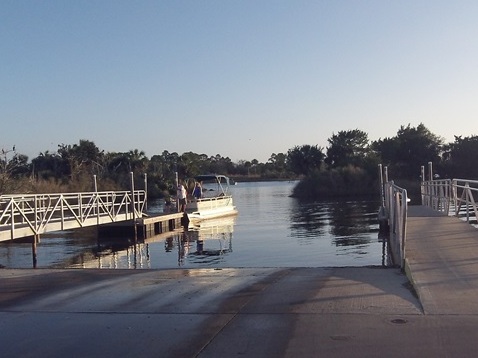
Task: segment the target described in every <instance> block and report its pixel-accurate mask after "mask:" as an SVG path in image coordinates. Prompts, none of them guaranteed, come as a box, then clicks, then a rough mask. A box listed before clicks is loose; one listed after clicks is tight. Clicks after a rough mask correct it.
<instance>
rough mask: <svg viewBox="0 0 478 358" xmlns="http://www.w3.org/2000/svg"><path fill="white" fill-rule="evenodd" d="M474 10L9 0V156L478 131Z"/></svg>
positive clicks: (5, 120) (0, 12)
mask: <svg viewBox="0 0 478 358" xmlns="http://www.w3.org/2000/svg"><path fill="white" fill-rule="evenodd" d="M477 19H478V1H476V0H470V1H466V0H460V1H449V0H447V1H442V0H427V1H420V0H402V1H394V0H390V1H387V0H371V1H366V0H364V1H359V0H349V1H346V0H329V1H320V0H316V1H312V0H306V1H303V0H289V1H281V0H241V1H236V0H230V1H229V0H216V1H210V0H203V1H201V0H191V1H181V0H175V1H169V0H168V1H167V0H163V1H159V0H158V1H146V0H142V1H133V0H130V1H121V0H114V1H109V0H101V1H98V0H91V1H88V0H75V1H73V0H71V1H69V0H60V1H49V0H45V1H35V0H31V1H25V0H1V1H0V119H1V134H0V147H1V148H11V147H12V146H13V145H14V144H15V145H16V148H17V151H18V152H20V153H22V154H26V155H28V156H29V157H30V159H31V158H33V157H36V156H37V155H38V154H39V153H40V152H44V151H46V150H49V151H50V152H55V151H56V150H57V145H58V144H62V143H63V144H75V143H78V141H79V140H80V139H88V140H91V141H93V142H95V144H96V145H97V146H98V147H99V148H100V149H103V150H105V151H109V152H112V151H129V150H131V149H139V150H144V151H145V152H146V155H147V156H148V157H151V156H152V155H154V154H161V153H162V152H163V150H168V151H169V152H178V153H179V154H182V153H184V152H187V151H192V152H195V153H199V154H201V153H204V154H207V155H216V154H220V155H222V156H228V157H230V158H231V159H232V160H233V161H238V160H242V159H243V160H252V159H257V160H259V161H260V162H265V161H267V159H269V157H270V155H271V154H272V153H280V152H283V153H286V152H287V150H288V149H290V148H292V147H294V146H296V145H303V144H311V145H319V146H322V147H326V146H327V139H328V138H330V137H331V136H332V134H333V133H337V132H338V131H341V130H351V129H360V130H363V131H365V132H367V133H368V134H369V139H371V140H376V139H379V138H385V137H393V136H395V135H396V133H397V130H398V129H399V128H400V126H401V125H407V124H409V123H410V124H411V125H412V126H417V125H418V124H419V123H421V122H422V123H424V124H425V126H426V127H427V128H429V129H430V130H431V131H432V132H433V133H434V134H436V135H439V136H441V137H443V138H444V139H445V140H446V141H447V142H451V141H453V135H462V136H470V135H476V134H478V121H477V119H478V20H477Z"/></svg>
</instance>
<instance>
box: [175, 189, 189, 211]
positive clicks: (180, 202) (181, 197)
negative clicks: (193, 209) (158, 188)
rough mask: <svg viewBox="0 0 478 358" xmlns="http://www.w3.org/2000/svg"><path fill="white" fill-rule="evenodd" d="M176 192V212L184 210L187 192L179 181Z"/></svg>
mask: <svg viewBox="0 0 478 358" xmlns="http://www.w3.org/2000/svg"><path fill="white" fill-rule="evenodd" d="M177 192H178V205H179V207H178V212H185V211H186V197H187V192H186V188H185V187H184V185H183V184H181V183H179V184H178V189H177Z"/></svg>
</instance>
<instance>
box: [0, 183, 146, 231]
mask: <svg viewBox="0 0 478 358" xmlns="http://www.w3.org/2000/svg"><path fill="white" fill-rule="evenodd" d="M145 204H146V193H145V191H144V190H137V191H134V192H131V191H105V192H82V193H60V194H31V195H30V194H28V195H21V194H19V195H2V196H0V241H6V240H14V239H18V238H23V237H27V236H36V235H40V234H43V233H46V232H51V231H60V230H67V229H73V228H80V227H86V226H92V225H101V224H105V223H112V222H121V221H127V220H134V219H136V218H140V217H142V215H143V210H144V208H145Z"/></svg>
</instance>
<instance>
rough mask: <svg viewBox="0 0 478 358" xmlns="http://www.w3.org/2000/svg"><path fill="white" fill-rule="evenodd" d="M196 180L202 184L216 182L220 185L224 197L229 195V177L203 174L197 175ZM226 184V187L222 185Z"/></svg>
mask: <svg viewBox="0 0 478 358" xmlns="http://www.w3.org/2000/svg"><path fill="white" fill-rule="evenodd" d="M194 180H196V181H198V182H200V183H202V182H206V183H207V182H214V183H216V184H217V185H218V188H219V189H220V191H221V192H222V194H223V195H227V191H228V189H229V181H230V179H229V177H227V176H225V175H220V174H201V175H196V176H195V177H194ZM223 183H225V187H224V186H223V185H222V184H223Z"/></svg>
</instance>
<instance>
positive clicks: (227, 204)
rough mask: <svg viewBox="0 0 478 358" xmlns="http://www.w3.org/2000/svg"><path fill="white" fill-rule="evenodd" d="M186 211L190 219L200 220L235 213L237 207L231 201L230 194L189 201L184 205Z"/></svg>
mask: <svg viewBox="0 0 478 358" xmlns="http://www.w3.org/2000/svg"><path fill="white" fill-rule="evenodd" d="M186 213H187V215H188V219H189V220H190V221H201V220H205V219H212V218H217V217H221V216H227V215H235V214H237V209H236V207H235V206H234V203H233V201H232V196H229V195H226V196H219V197H214V198H204V199H198V200H194V201H191V202H189V203H188V204H187V206H186Z"/></svg>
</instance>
